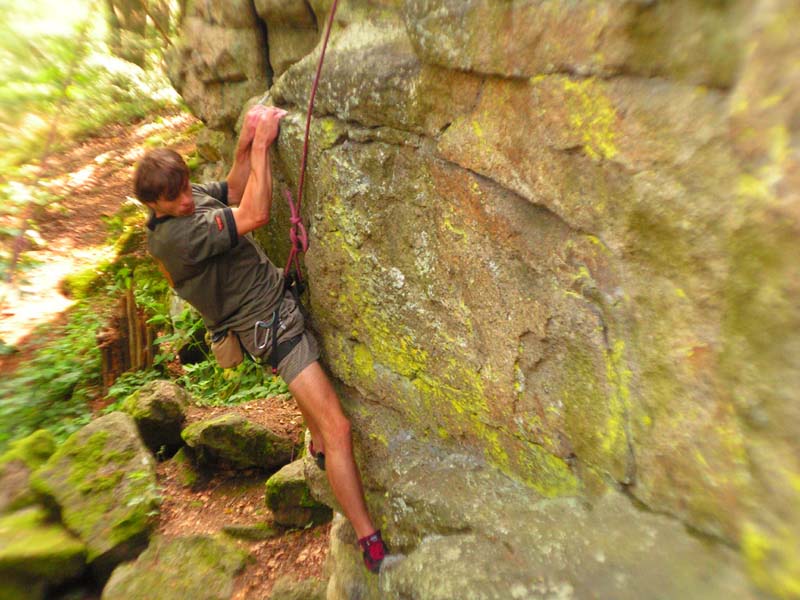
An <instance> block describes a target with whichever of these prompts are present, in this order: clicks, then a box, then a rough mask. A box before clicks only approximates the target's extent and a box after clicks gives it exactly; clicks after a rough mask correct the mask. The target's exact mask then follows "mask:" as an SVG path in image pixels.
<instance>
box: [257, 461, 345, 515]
mask: <svg viewBox="0 0 800 600" xmlns="http://www.w3.org/2000/svg"><path fill="white" fill-rule="evenodd" d="M304 463H305V461H303V460H302V459H300V460H296V461H294V462H291V463H289V464H288V465H286V466H285V467H283V468H282V469H281V470H280V471H278V472H277V473H275V474H274V475H273V476H272V477H270V478H269V479H268V480H267V483H266V493H265V501H266V503H267V507H268V508H269V509H270V510H271V511H272V514H273V516H274V518H275V522H276V523H278V524H279V525H283V526H285V527H306V526H307V525H312V524H317V525H318V524H320V523H325V522H327V521H330V520H331V516H332V515H331V509H330V507H328V506H326V505H325V504H321V503H319V502H317V501H316V500H315V499H314V497H313V496H312V495H311V492H310V491H309V489H308V484H307V483H306V478H305V473H304Z"/></svg>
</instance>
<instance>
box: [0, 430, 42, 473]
mask: <svg viewBox="0 0 800 600" xmlns="http://www.w3.org/2000/svg"><path fill="white" fill-rule="evenodd" d="M55 450H56V440H55V437H53V434H52V433H50V431H48V430H47V429H39V430H37V431H34V432H33V433H32V434H30V435H29V436H27V437H24V438H22V439H20V440H15V441H13V442H11V444H10V445H9V448H8V450H7V451H6V452H5V453H4V454H3V455H2V456H0V465H2V464H3V463H6V462H9V461H12V460H19V461H21V462H23V463H25V465H26V466H27V467H28V468H29V469H31V470H34V469H37V468H39V467H40V466H41V465H43V464H44V463H45V462H47V459H49V458H50V456H52V454H53V452H55Z"/></svg>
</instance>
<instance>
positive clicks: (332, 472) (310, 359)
mask: <svg viewBox="0 0 800 600" xmlns="http://www.w3.org/2000/svg"><path fill="white" fill-rule="evenodd" d="M284 115H286V112H285V111H283V110H281V109H278V108H275V107H266V106H260V105H259V106H254V107H253V108H252V109H250V110H249V111H248V112H247V115H246V116H245V119H244V123H243V125H242V131H241V134H240V136H239V141H238V144H237V147H236V151H235V155H234V162H233V166H232V167H231V170H230V172H229V173H228V176H227V179H226V181H224V182H219V183H208V184H205V185H190V183H189V169H188V168H187V166H186V163H185V162H184V161H183V159H182V158H181V157H180V156H179V155H178V154H177V153H175V152H173V151H171V150H167V149H158V150H152V151H150V152H148V153H146V154H145V156H144V157H143V158H142V159H141V160H140V161H139V163H138V165H137V167H136V173H135V175H134V191H135V194H136V197H137V198H138V199H139V201H140V202H142V203H143V204H144V205H145V206H147V207H148V208H149V209H150V211H151V215H150V219H149V220H148V223H147V228H148V232H147V234H148V249H149V251H150V253H151V254H152V255H153V257H154V258H155V259H156V260H157V261H158V263H159V266H160V267H161V268H162V270H163V271H164V272H165V274H166V275H167V277H168V279H169V281H170V284H171V285H172V287H173V288H174V289H175V291H176V292H177V293H178V295H179V296H181V298H183V299H184V300H186V301H187V302H189V303H190V304H191V305H192V306H194V307H195V308H196V309H197V310H198V311H199V312H200V314H201V315H202V316H203V320H204V322H205V324H206V327H207V328H208V330H209V331H211V332H212V333H213V337H214V340H216V341H217V345H219V346H221V347H223V348H225V347H226V346H227V347H228V350H231V347H232V349H233V351H234V352H235V351H237V350H239V351H240V347H239V343H241V344H242V345H243V346H244V348H245V349H246V350H247V351H248V352H249V353H250V354H251V355H253V356H263V357H265V358H266V357H268V356H269V355H270V354H272V355H273V357H272V359H273V360H272V362H273V364H275V365H276V368H277V372H278V373H279V374H280V375H281V376H282V377H283V379H284V380H285V381H286V383H287V384H288V386H289V391H290V392H291V393H292V396H294V398H295V400H296V401H297V404H298V406H299V408H300V411H301V413H302V414H303V417H304V419H305V422H306V425H307V426H308V428H309V430H310V432H311V446H310V451H311V453H312V455H313V456H314V457H315V459H316V462H317V465H319V466H320V468H324V469H326V470H327V474H328V480H329V481H330V484H331V488H332V489H333V493H334V495H335V496H336V499H337V500H338V501H339V503H340V504H341V506H342V509H343V510H344V513H345V516H346V517H347V518H348V519H349V521H350V523H351V524H352V525H353V528H354V529H355V531H356V534H357V536H358V538H359V545H360V546H361V549H362V551H363V555H364V563H365V565H366V566H367V568H368V569H369V570H370V571H372V572H374V573H377V572H378V570H379V569H380V566H381V563H382V561H383V558H384V556H385V554H386V546H385V545H384V543H383V540H382V539H381V534H380V531H378V530H376V528H375V526H374V525H373V523H372V520H371V519H370V516H369V513H368V512H367V506H366V501H365V499H364V492H363V488H362V484H361V478H360V475H359V472H358V467H357V466H356V464H355V459H354V457H353V445H352V436H351V431H350V422H349V420H348V419H347V417H346V416H345V414H344V412H343V410H342V406H341V403H340V402H339V398H338V396H337V395H336V392H335V391H334V389H333V386H332V385H331V383H330V381H329V380H328V378H327V376H326V375H325V372H324V371H323V370H322V367H321V366H320V364H319V350H318V347H317V343H316V341H315V339H314V338H313V336H312V335H311V334H310V333H309V332H308V331H306V329H305V323H304V320H303V315H302V313H301V312H300V310H299V307H298V305H297V302H296V300H295V298H294V296H293V295H292V294H291V293H288V292H285V290H284V282H283V275H282V273H281V272H280V271H279V270H278V269H277V268H276V267H275V266H274V265H273V264H272V263H271V262H270V261H269V259H268V258H267V257H266V255H265V254H264V252H263V251H262V250H261V248H260V247H259V246H258V245H257V244H256V243H255V242H254V241H253V240H252V239H251V236H249V235H247V234H249V233H250V232H252V231H253V230H255V229H257V228H258V227H261V226H263V225H265V224H266V223H267V222H268V221H269V218H270V210H271V207H272V172H271V168H270V159H269V150H270V147H271V145H272V143H273V142H274V141H275V139H276V137H277V135H278V125H279V122H280V119H281V118H282V117H283V116H284ZM273 338H274V339H273ZM323 452H324V454H323Z"/></svg>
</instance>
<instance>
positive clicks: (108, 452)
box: [31, 412, 161, 577]
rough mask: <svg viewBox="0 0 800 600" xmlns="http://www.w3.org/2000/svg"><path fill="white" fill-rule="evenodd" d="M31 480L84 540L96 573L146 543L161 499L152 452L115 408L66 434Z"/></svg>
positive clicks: (127, 557)
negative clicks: (70, 433) (81, 427)
mask: <svg viewBox="0 0 800 600" xmlns="http://www.w3.org/2000/svg"><path fill="white" fill-rule="evenodd" d="M31 484H32V486H33V488H34V489H35V490H36V491H37V492H38V493H40V494H43V495H44V496H45V497H46V498H48V500H49V501H50V502H52V503H53V504H55V505H56V506H57V507H58V508H59V510H60V512H61V519H62V521H63V523H64V525H65V526H66V527H67V528H68V529H69V530H70V531H72V532H73V533H75V534H76V535H78V537H80V539H81V540H82V541H83V542H85V544H86V547H87V560H88V561H89V563H90V566H92V568H93V569H94V570H95V572H96V573H97V574H98V575H99V576H100V577H103V576H108V574H109V573H110V572H111V570H112V569H113V568H114V567H115V566H116V565H117V564H118V563H120V562H122V561H125V560H130V559H131V558H134V557H135V556H136V555H137V554H138V553H139V552H140V551H141V550H142V549H143V548H144V547H145V546H146V545H147V540H148V537H149V535H150V532H151V529H152V527H153V524H154V521H155V517H156V516H157V514H158V507H159V504H160V502H161V498H160V496H159V495H158V489H157V487H156V476H155V466H154V463H153V457H152V456H151V454H150V452H149V451H148V450H147V448H146V447H145V446H144V444H143V443H142V440H141V438H140V437H139V433H138V431H137V430H136V424H135V423H134V422H133V419H132V418H131V417H130V416H128V415H127V414H125V413H121V412H113V413H110V414H108V415H106V416H104V417H100V418H99V419H97V420H95V421H92V422H91V423H90V424H89V425H87V426H86V427H84V428H83V429H81V430H79V431H77V432H76V433H74V434H73V435H72V436H70V437H69V439H67V441H66V442H64V444H62V445H61V446H60V447H59V448H58V450H56V452H55V454H53V456H51V457H50V459H49V460H48V461H47V463H45V465H44V466H42V467H41V468H40V469H39V470H38V471H36V472H35V473H34V474H33V476H32V477H31Z"/></svg>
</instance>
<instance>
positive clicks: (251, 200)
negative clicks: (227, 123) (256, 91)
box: [228, 106, 286, 235]
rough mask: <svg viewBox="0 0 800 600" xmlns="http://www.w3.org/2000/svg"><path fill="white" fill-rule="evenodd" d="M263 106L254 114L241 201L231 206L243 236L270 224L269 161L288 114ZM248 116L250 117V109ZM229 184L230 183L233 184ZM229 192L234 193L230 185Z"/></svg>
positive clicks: (270, 172) (238, 228) (270, 174)
mask: <svg viewBox="0 0 800 600" xmlns="http://www.w3.org/2000/svg"><path fill="white" fill-rule="evenodd" d="M261 108H263V109H264V110H258V111H255V113H254V114H255V116H254V117H253V120H254V121H255V127H254V135H253V139H252V143H251V144H250V150H249V163H250V165H249V166H250V169H249V173H248V175H247V182H246V184H245V185H244V191H243V192H242V195H241V202H240V203H239V205H238V206H236V207H234V208H232V209H231V210H232V212H233V218H234V220H235V221H236V231H237V233H238V234H239V235H244V234H245V233H249V232H251V231H253V230H254V229H257V228H259V227H261V226H263V225H266V224H267V223H268V222H269V216H270V210H271V209H272V170H271V168H270V163H269V149H270V146H272V143H273V142H274V141H275V138H276V137H277V136H278V123H279V122H280V120H281V118H283V116H284V115H286V111H284V110H281V109H279V108H275V107H272V106H270V107H261ZM247 117H248V118H249V117H250V112H248V115H247ZM243 129H244V128H243ZM232 170H233V169H232ZM228 185H229V186H230V183H228ZM228 193H229V194H230V188H229V190H228Z"/></svg>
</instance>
